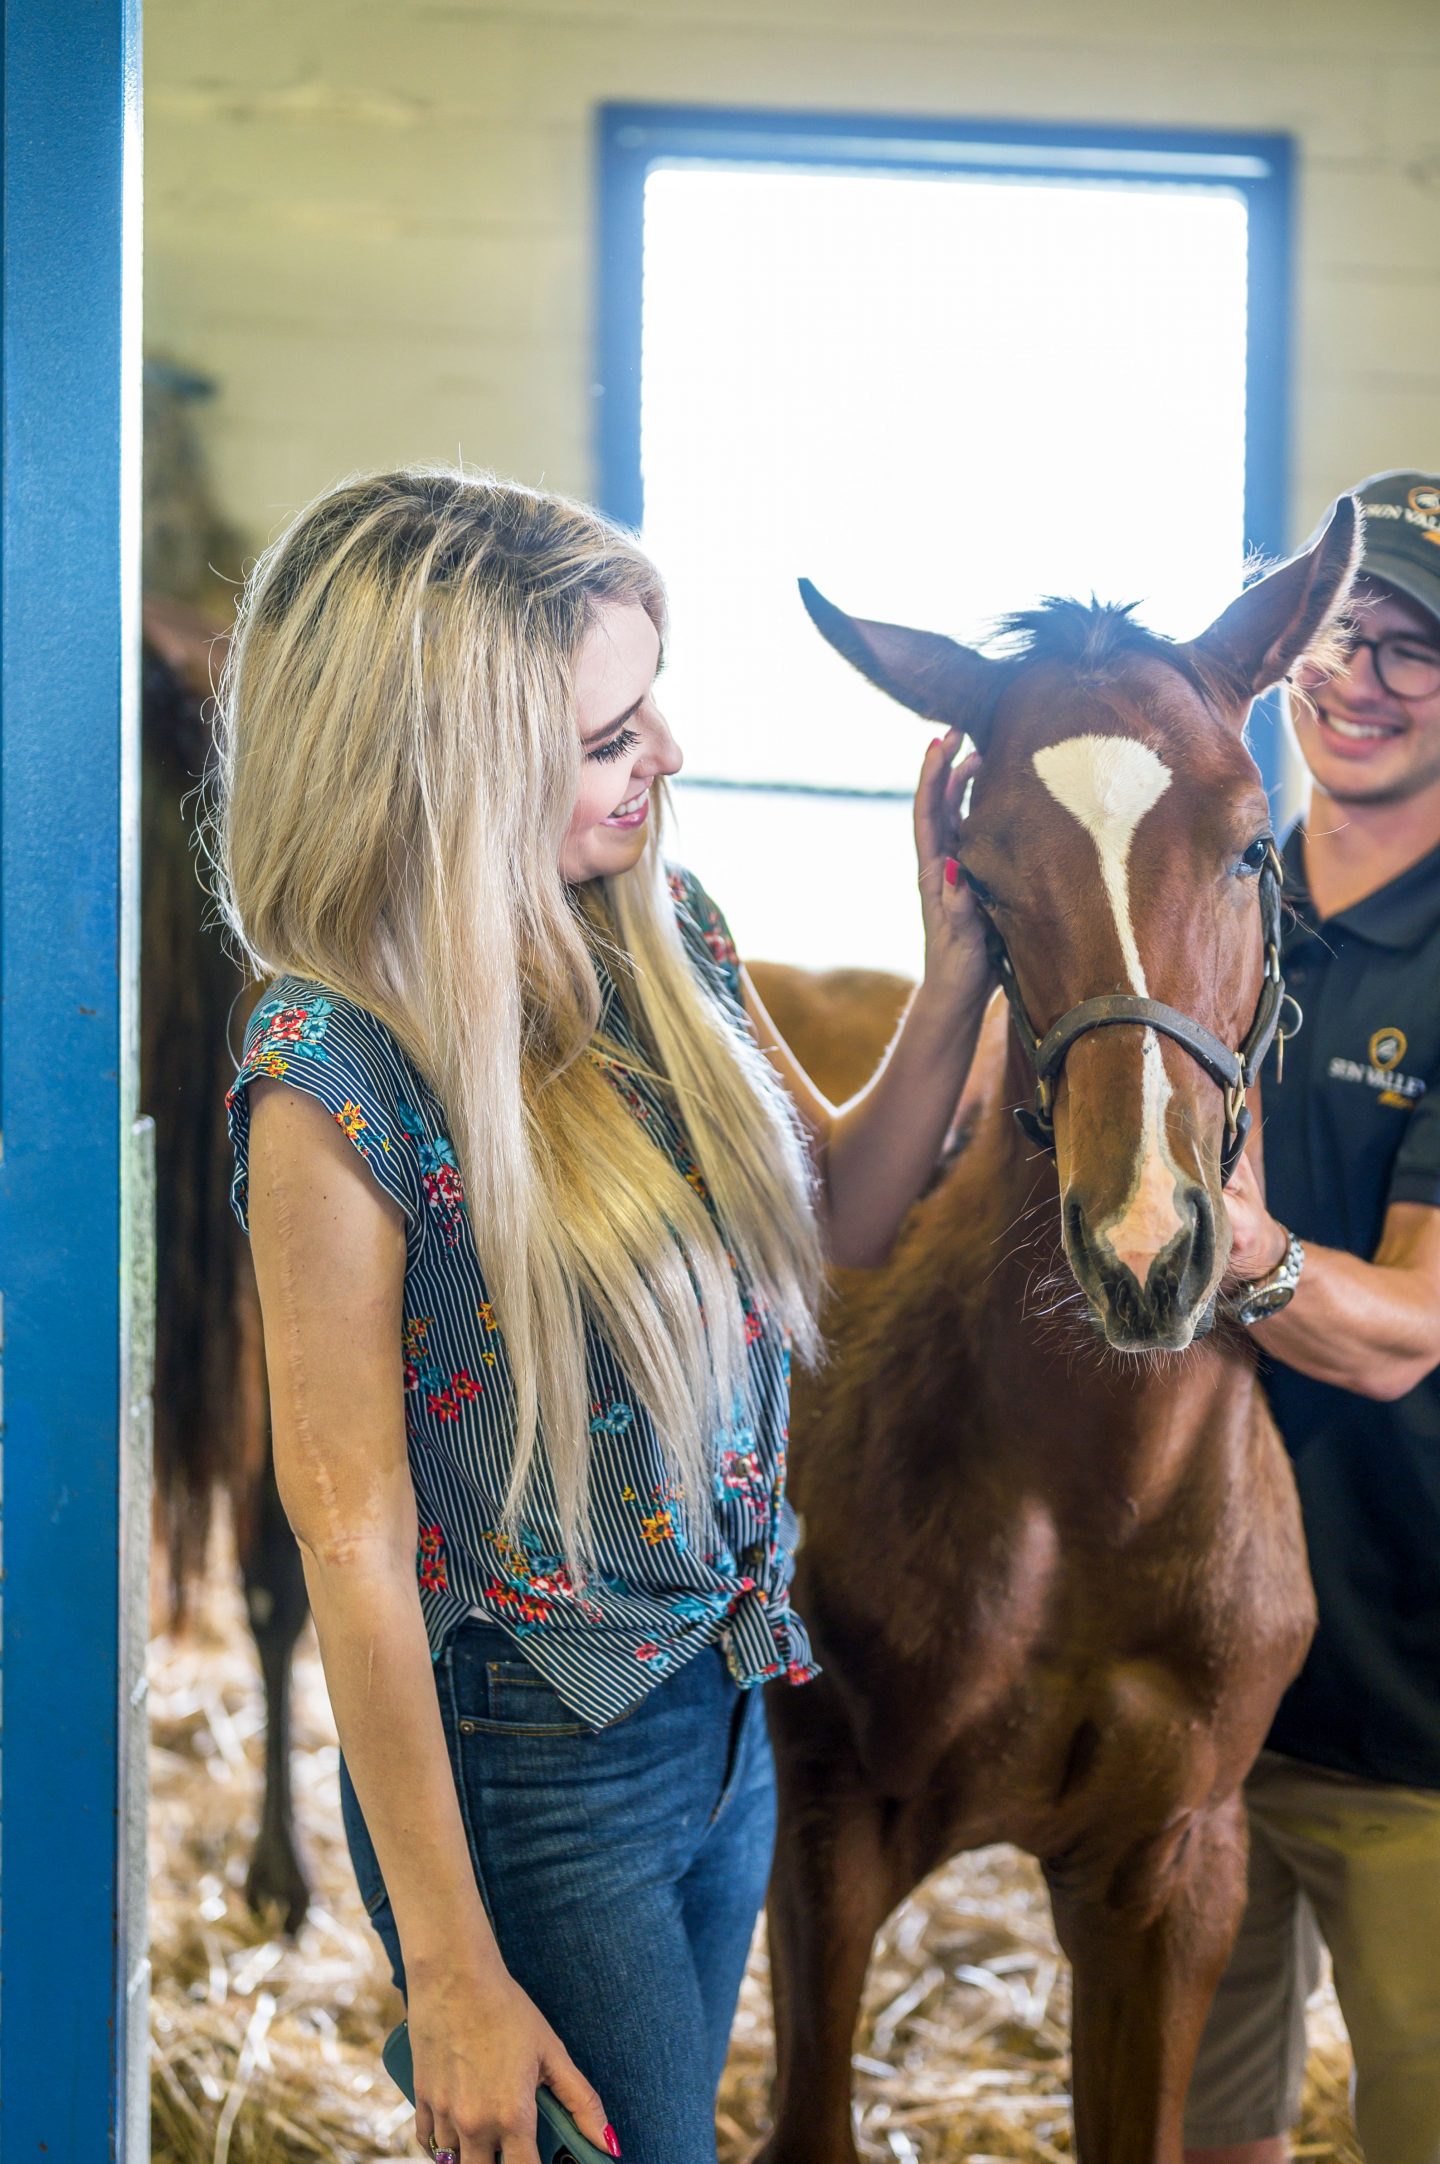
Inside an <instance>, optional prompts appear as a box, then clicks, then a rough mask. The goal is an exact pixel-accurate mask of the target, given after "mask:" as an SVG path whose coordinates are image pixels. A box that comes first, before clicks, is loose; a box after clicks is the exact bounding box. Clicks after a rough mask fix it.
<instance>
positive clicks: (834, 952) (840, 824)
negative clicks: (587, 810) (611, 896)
mask: <svg viewBox="0 0 1440 2164" xmlns="http://www.w3.org/2000/svg"><path fill="white" fill-rule="evenodd" d="M1247 222H1248V204H1247V199H1246V195H1245V193H1244V191H1243V190H1242V189H1241V188H1239V187H1235V186H1230V185H1225V184H1224V183H1216V184H1200V183H1197V182H1195V181H1187V182H1185V183H1184V184H1180V183H1166V182H1164V181H1158V182H1157V181H1148V180H1146V181H1141V180H1136V181H1128V180H1122V181H1115V180H1103V181H1102V180H1090V181H1087V180H1076V179H1072V178H1070V177H1068V176H1067V177H1065V178H1063V179H1055V178H1048V177H1047V178H1036V177H1024V178H1013V179H1012V178H992V177H988V176H984V175H974V174H966V173H964V172H963V171H962V172H959V173H954V172H949V173H944V174H937V175H929V174H915V173H910V172H885V171H869V172H846V171H835V170H824V169H816V168H798V169H797V168H792V169H786V168H784V167H775V166H757V165H753V164H751V165H729V166H727V165H725V164H723V163H716V162H699V161H694V162H690V163H685V162H676V163H671V164H665V163H658V164H654V165H652V166H651V167H650V168H649V170H648V172H647V174H646V178H645V183H644V247H643V262H644V285H643V321H642V333H641V352H640V363H641V375H640V381H641V432H640V459H641V468H642V473H643V483H644V533H645V539H646V543H647V545H648V546H649V548H650V549H651V551H652V552H653V554H654V556H655V557H656V560H657V561H658V563H659V564H660V566H661V569H662V570H663V572H664V574H665V576H666V580H667V583H668V586H669V589H670V595H671V605H672V619H673V621H672V638H671V659H670V663H669V666H668V668H667V671H666V675H665V678H664V679H663V683H662V691H663V700H662V703H663V704H664V705H665V707H666V710H667V712H668V713H669V716H670V718H671V721H672V724H673V725H674V727H675V728H676V731H677V733H678V735H679V737H680V741H681V743H682V745H683V746H684V748H685V751H686V776H685V780H684V781H683V782H682V784H681V785H680V786H679V788H678V789H677V805H678V809H679V819H680V832H679V835H678V837H677V840H676V843H675V845H674V846H675V852H676V854H677V855H681V856H682V857H683V858H684V859H685V861H688V862H689V863H691V864H692V865H693V866H694V868H695V869H696V870H697V871H698V872H699V874H700V876H701V877H702V878H703V879H704V880H705V881H706V883H707V884H708V885H709V886H711V887H712V889H713V891H714V893H715V895H716V897H717V899H718V900H719V901H720V902H721V903H722V905H723V906H724V907H725V908H726V910H727V912H728V913H729V915H730V917H731V920H732V923H733V925H734V927H735V931H736V936H737V939H738V940H739V943H740V946H741V951H742V952H743V953H746V954H749V955H754V956H760V955H768V956H772V957H777V958H783V959H787V960H794V961H803V962H808V963H811V964H815V965H819V966H826V965H830V964H836V963H841V962H861V963H869V964H873V965H875V966H881V967H891V968H901V969H907V970H911V971H913V970H915V969H917V968H918V966H919V960H920V922H919V911H918V905H917V904H916V901H915V896H914V880H913V863H912V859H911V853H910V850H911V845H910V840H909V821H910V813H909V801H908V799H909V792H910V790H911V788H912V787H913V783H914V778H915V775H916V773H917V772H918V769H919V764H920V759H921V755H922V753H923V750H924V746H925V742H926V738H927V733H933V732H927V726H926V724H924V723H923V722H921V721H920V720H918V719H917V718H915V717H913V716H909V715H907V714H906V713H905V712H904V711H903V710H902V709H901V708H900V707H898V706H895V705H893V704H892V703H891V702H890V701H888V700H886V699H884V698H882V697H881V696H880V695H879V694H878V693H876V692H873V691H872V690H870V688H869V687H868V686H866V685H864V684H863V683H862V682H861V681H860V679H859V678H858V677H856V676H854V675H853V673H852V672H851V671H849V670H848V669H847V668H846V667H845V665H844V664H843V663H842V662H841V661H840V660H839V659H838V657H836V656H834V655H833V654H832V653H831V652H830V650H829V649H828V648H827V647H826V646H825V645H824V644H823V643H822V641H821V640H820V638H819V635H818V634H817V633H816V632H815V631H814V630H813V629H812V627H811V625H810V623H809V621H808V619H807V618H806V616H805V614H804V612H803V610H802V608H801V606H800V603H799V600H798V597H797V594H796V588H795V581H796V578H797V576H799V575H801V574H804V575H806V576H808V577H810V578H812V579H813V580H814V581H815V583H816V584H817V585H818V586H819V587H820V588H821V590H822V591H823V592H824V593H826V594H827V595H828V596H829V597H830V598H831V599H832V600H834V601H836V602H838V603H839V604H840V605H841V606H842V607H844V608H847V609H850V610H852V611H854V612H855V613H857V614H861V615H870V616H879V617H889V618H893V619H896V620H899V621H902V622H907V623H914V624H921V625H925V626H928V627H930V628H934V629H940V630H946V631H949V632H952V633H953V634H955V635H957V636H959V637H962V638H971V639H975V638H980V637H983V636H984V634H985V631H986V629H987V626H988V625H989V624H990V623H991V622H992V621H993V619H994V618H995V617H996V616H997V615H999V614H1000V613H1002V612H1004V611H1006V610H1009V609H1016V608H1023V607H1026V606H1029V605H1031V604H1033V602H1034V601H1035V600H1036V599H1037V598H1038V597H1039V596H1041V595H1043V594H1047V593H1059V594H1081V595H1087V596H1088V594H1089V593H1090V592H1091V591H1092V590H1093V591H1094V592H1095V593H1096V594H1097V595H1098V596H1099V597H1100V598H1101V599H1103V600H1118V601H1135V602H1138V603H1139V604H1140V607H1139V613H1140V615H1141V617H1142V618H1143V620H1144V621H1145V622H1146V623H1148V624H1150V625H1151V626H1153V627H1154V628H1155V629H1157V630H1161V631H1166V632H1171V633H1174V634H1177V635H1181V636H1186V635H1189V634H1190V633H1192V632H1195V631H1197V630H1199V629H1200V628H1201V627H1202V626H1203V625H1204V624H1205V623H1206V622H1207V621H1208V620H1209V618H1210V617H1211V616H1212V615H1213V614H1214V613H1215V612H1216V611H1217V610H1218V609H1219V608H1220V607H1221V606H1222V605H1223V604H1224V602H1225V601H1226V600H1227V599H1229V598H1230V597H1231V595H1233V593H1234V592H1235V591H1236V589H1237V587H1238V585H1239V582H1240V578H1241V573H1242V565H1243V558H1244V546H1245V538H1244V537H1245V452H1246V445H1245V415H1246V381H1245V374H1246V351H1247V324H1246V278H1247V262H1246V257H1247ZM816 791H824V792H833V793H828V794H816V793H813V792H816Z"/></svg>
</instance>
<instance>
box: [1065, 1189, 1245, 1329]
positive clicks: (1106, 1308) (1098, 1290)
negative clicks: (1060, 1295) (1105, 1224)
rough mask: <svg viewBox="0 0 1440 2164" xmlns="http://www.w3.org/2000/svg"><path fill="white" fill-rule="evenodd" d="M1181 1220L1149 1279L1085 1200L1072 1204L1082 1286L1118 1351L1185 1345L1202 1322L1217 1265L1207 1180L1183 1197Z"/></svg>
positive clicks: (1072, 1250)
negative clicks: (1096, 1224)
mask: <svg viewBox="0 0 1440 2164" xmlns="http://www.w3.org/2000/svg"><path fill="white" fill-rule="evenodd" d="M1178 1207H1179V1210H1180V1216H1181V1226H1180V1230H1179V1231H1178V1232H1177V1233H1176V1235H1175V1237H1174V1239H1173V1240H1171V1242H1170V1244H1169V1246H1168V1247H1166V1248H1164V1249H1163V1250H1162V1252H1161V1253H1160V1254H1158V1255H1157V1256H1156V1257H1155V1259H1154V1261H1153V1262H1152V1263H1151V1265H1150V1268H1149V1271H1148V1273H1147V1275H1146V1277H1145V1281H1144V1283H1143V1284H1141V1283H1140V1282H1139V1280H1138V1279H1137V1278H1136V1276H1135V1273H1134V1272H1133V1270H1131V1269H1130V1268H1129V1266H1128V1265H1127V1264H1125V1263H1123V1262H1121V1260H1120V1259H1119V1257H1118V1256H1117V1255H1116V1254H1115V1253H1114V1251H1113V1249H1112V1248H1111V1247H1110V1246H1109V1244H1108V1242H1107V1241H1106V1240H1105V1239H1104V1238H1103V1236H1097V1235H1096V1233H1095V1232H1094V1231H1093V1230H1092V1228H1091V1226H1090V1222H1089V1220H1088V1218H1087V1217H1086V1214H1085V1209H1084V1206H1083V1204H1081V1203H1080V1202H1079V1201H1078V1200H1076V1199H1075V1198H1073V1197H1072V1198H1071V1199H1070V1200H1068V1201H1067V1203H1066V1205H1065V1248H1066V1252H1067V1254H1068V1255H1069V1258H1070V1266H1071V1268H1072V1269H1073V1271H1074V1272H1075V1276H1076V1278H1077V1280H1078V1282H1079V1284H1080V1287H1081V1290H1082V1291H1083V1292H1084V1294H1085V1296H1086V1298H1087V1299H1088V1300H1089V1302H1090V1304H1091V1306H1092V1307H1093V1308H1094V1310H1095V1313H1096V1317H1097V1319H1098V1320H1099V1322H1100V1324H1101V1325H1102V1327H1103V1329H1104V1332H1105V1337H1106V1340H1107V1342H1108V1343H1109V1344H1110V1345H1111V1346H1112V1348H1113V1349H1114V1350H1115V1351H1116V1352H1183V1351H1184V1349H1185V1347H1186V1346H1187V1345H1188V1344H1189V1343H1190V1342H1191V1340H1192V1338H1193V1337H1194V1336H1195V1335H1196V1332H1197V1330H1201V1329H1202V1327H1203V1323H1204V1318H1205V1314H1206V1310H1207V1307H1208V1305H1209V1301H1210V1297H1211V1294H1212V1293H1213V1291H1214V1285H1213V1283H1212V1279H1213V1276H1214V1271H1215V1213H1214V1210H1213V1208H1212V1206H1211V1203H1210V1198H1209V1196H1208V1195H1207V1194H1206V1193H1205V1190H1204V1189H1203V1188H1202V1187H1189V1188H1187V1189H1186V1190H1185V1193H1184V1196H1183V1198H1182V1199H1181V1201H1180V1203H1179V1205H1178Z"/></svg>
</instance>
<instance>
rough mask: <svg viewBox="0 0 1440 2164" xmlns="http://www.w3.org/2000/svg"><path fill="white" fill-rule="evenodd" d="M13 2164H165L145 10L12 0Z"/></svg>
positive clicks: (4, 308) (8, 1699)
mask: <svg viewBox="0 0 1440 2164" xmlns="http://www.w3.org/2000/svg"><path fill="white" fill-rule="evenodd" d="M3 22H4V32H3V50H0V69H3V76H0V99H3V117H4V181H3V205H0V216H3V288H0V349H3V350H0V397H3V453H4V466H3V479H0V612H3V616H0V634H3V645H0V1297H3V1302H4V1306H3V1363H4V1366H3V1380H4V1398H3V1435H0V1446H3V1458H0V1527H3V1542H4V1552H3V1569H4V1575H3V1582H0V1718H3V1729H0V2152H3V2155H4V2157H5V2164H32V2160H35V2164H38V2160H40V2159H44V2160H45V2164H102V2160H104V2159H107V2158H123V2160H124V2164H143V2159H144V2158H145V2157H146V2155H147V2154H148V2116H149V2114H148V2052H147V2030H148V1968H147V1962H146V1915H145V1872H144V1857H145V1810H144V1806H145V1779H144V1770H145V1761H144V1756H143V1750H144V1734H145V1706H144V1651H145V1624H146V1612H145V1601H146V1581H147V1570H146V1554H147V1542H148V1525H149V1492H148V1490H149V1428H148V1401H149V1360H148V1350H147V1348H148V1344H149V1339H150V1327H149V1325H150V1313H151V1304H150V1289H149V1288H150V1283H151V1274H152V1273H151V1269H150V1256H151V1252H152V1238H151V1225H152V1217H151V1212H150V1208H149V1200H148V1198H149V1192H150V1186H149V1180H148V1176H147V1165H148V1149H147V1140H148V1123H147V1122H144V1121H137V1118H136V1078H137V1027H136V1019H137V1018H136V1003H137V999H136V984H137V971H136V926H137V894H136V878H137V862H136V859H137V850H138V835H139V819H138V804H139V764H138V756H137V752H138V747H137V736H136V730H137V714H136V697H137V690H136V687H137V685H138V675H139V665H138V612H139V572H138V561H139V517H138V511H139V477H140V447H139V415H140V402H139V395H138V391H139V373H138V370H139V342H138V330H139V298H140V297H139V278H138V267H139V237H140V236H139V220H140V190H139V127H140V105H139V65H140V53H139V21H138V0H63V4H58V5H57V0H4V15H3Z"/></svg>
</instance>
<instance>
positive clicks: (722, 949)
mask: <svg viewBox="0 0 1440 2164" xmlns="http://www.w3.org/2000/svg"><path fill="white" fill-rule="evenodd" d="M670 893H671V895H672V897H673V899H674V902H675V916H676V921H677V922H678V924H679V926H680V936H681V938H682V939H683V940H684V942H685V948H686V952H687V953H688V954H689V955H690V957H691V959H692V961H694V962H695V963H696V964H697V965H698V969H699V973H700V975H701V976H702V977H703V978H704V979H705V980H706V981H707V982H708V983H709V984H710V985H711V986H712V987H713V988H714V990H716V991H717V992H719V994H720V996H721V997H722V999H724V1000H725V1001H726V1003H727V1005H729V1006H732V1007H737V1008H738V1009H739V1010H740V1015H741V1018H742V1020H743V1019H744V1017H745V1003H744V1000H743V998H742V996H741V991H740V957H739V955H738V954H737V953H736V951H735V942H734V940H733V939H732V938H731V936H730V927H729V925H728V924H727V923H726V922H725V919H724V917H723V916H722V915H721V913H720V909H719V907H718V905H717V904H716V903H715V902H714V901H713V900H712V899H711V897H710V896H709V895H708V894H707V893H706V891H705V889H704V888H703V887H702V886H701V884H700V882H699V880H698V879H697V878H696V877H695V874H694V873H693V872H687V871H680V870H678V869H676V870H672V871H671V873H670Z"/></svg>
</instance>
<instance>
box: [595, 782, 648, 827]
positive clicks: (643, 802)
mask: <svg viewBox="0 0 1440 2164" xmlns="http://www.w3.org/2000/svg"><path fill="white" fill-rule="evenodd" d="M649 813H650V784H649V783H648V782H646V783H645V785H644V787H643V788H641V789H638V790H637V791H636V793H635V795H634V796H627V797H626V799H625V801H624V803H623V804H617V805H616V807H615V809H614V811H613V812H611V814H610V816H609V818H608V819H602V820H601V822H600V824H601V825H602V826H607V827H638V826H643V825H644V823H645V821H646V819H647V818H648V817H649Z"/></svg>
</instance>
